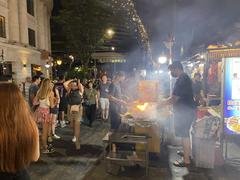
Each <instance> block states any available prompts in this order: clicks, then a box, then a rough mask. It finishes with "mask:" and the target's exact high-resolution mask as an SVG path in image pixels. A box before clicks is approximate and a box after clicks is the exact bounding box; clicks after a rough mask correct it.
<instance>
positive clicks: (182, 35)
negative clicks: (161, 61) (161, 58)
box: [136, 0, 240, 56]
mask: <svg viewBox="0 0 240 180" xmlns="http://www.w3.org/2000/svg"><path fill="white" fill-rule="evenodd" d="M136 7H137V10H138V12H139V14H140V16H141V17H142V19H143V21H144V24H145V26H146V28H147V30H148V32H149V36H150V39H151V44H152V47H153V51H154V54H155V55H157V54H160V53H161V51H164V45H163V41H166V40H167V39H168V35H169V33H173V34H174V35H175V41H176V43H175V47H176V49H180V48H181V47H183V48H184V50H185V56H190V55H191V54H192V53H194V50H197V49H198V48H199V47H200V46H201V45H204V46H205V47H206V46H207V45H209V44H214V43H218V42H220V43H221V42H226V41H229V42H231V41H232V40H234V39H236V40H237V39H240V11H239V7H240V0H137V1H136Z"/></svg>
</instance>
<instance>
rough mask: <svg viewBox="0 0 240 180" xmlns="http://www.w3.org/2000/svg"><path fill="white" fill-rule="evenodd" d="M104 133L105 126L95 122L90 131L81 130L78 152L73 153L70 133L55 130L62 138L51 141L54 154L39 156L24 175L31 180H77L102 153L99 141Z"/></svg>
mask: <svg viewBox="0 0 240 180" xmlns="http://www.w3.org/2000/svg"><path fill="white" fill-rule="evenodd" d="M107 131H108V125H107V124H106V123H102V122H100V121H96V122H94V124H93V127H92V128H89V127H87V126H84V125H82V126H81V150H80V151H76V150H75V146H74V144H73V143H72V142H71V139H72V136H73V135H72V129H71V128H69V127H66V128H63V129H60V128H59V129H57V134H59V135H60V136H61V137H62V138H61V139H60V140H55V142H54V143H53V144H54V147H55V149H56V152H55V153H53V154H49V155H42V154H41V158H40V160H39V161H38V162H37V163H34V164H32V165H31V166H30V167H29V169H28V171H29V174H30V176H31V178H32V180H57V179H58V180H70V179H71V180H81V179H83V177H84V176H85V175H86V173H87V172H89V171H90V169H91V168H92V167H93V166H94V164H95V163H96V162H97V160H98V159H99V157H100V155H101V154H102V152H103V147H102V138H103V137H104V135H105V134H106V132H107Z"/></svg>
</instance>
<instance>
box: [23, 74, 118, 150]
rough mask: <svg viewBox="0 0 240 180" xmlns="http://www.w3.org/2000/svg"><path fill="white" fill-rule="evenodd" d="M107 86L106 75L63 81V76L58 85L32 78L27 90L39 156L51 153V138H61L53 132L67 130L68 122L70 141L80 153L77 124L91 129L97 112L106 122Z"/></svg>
mask: <svg viewBox="0 0 240 180" xmlns="http://www.w3.org/2000/svg"><path fill="white" fill-rule="evenodd" d="M110 87H111V86H110V82H109V81H108V78H107V76H106V75H103V76H102V77H101V79H100V80H99V81H96V80H88V81H80V80H79V79H69V80H67V81H65V78H64V76H60V77H59V78H58V80H57V82H54V81H51V80H50V79H48V78H45V79H42V80H41V78H40V77H38V76H34V77H33V78H32V83H31V85H30V86H29V88H28V102H29V106H30V109H31V110H32V112H33V113H34V116H35V120H36V122H37V124H38V126H39V127H40V128H41V129H42V135H41V145H42V146H41V147H42V153H52V152H54V148H53V147H52V144H51V143H52V141H53V139H60V138H61V137H60V136H59V135H57V134H56V130H55V129H56V127H58V126H60V127H61V128H64V127H66V125H67V122H68V123H69V124H70V127H72V128H73V138H72V142H74V143H75V145H76V149H77V150H79V149H80V124H81V123H84V124H86V125H87V126H89V127H91V126H92V124H93V122H94V121H95V120H96V118H97V113H98V112H101V113H100V114H101V117H100V119H101V120H102V121H103V122H107V120H108V119H109V104H110V103H109V98H110V96H109V95H110V94H109V93H110ZM114 91H115V89H114ZM100 107H101V110H100V109H99V108H100ZM98 114H99V113H98Z"/></svg>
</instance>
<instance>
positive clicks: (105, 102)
mask: <svg viewBox="0 0 240 180" xmlns="http://www.w3.org/2000/svg"><path fill="white" fill-rule="evenodd" d="M109 86H110V84H109V83H108V82H107V76H106V75H103V76H102V82H101V83H100V86H99V92H100V105H101V109H102V119H103V120H107V119H108V115H109V99H108V95H109Z"/></svg>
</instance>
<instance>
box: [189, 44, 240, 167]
mask: <svg viewBox="0 0 240 180" xmlns="http://www.w3.org/2000/svg"><path fill="white" fill-rule="evenodd" d="M205 57H206V58H205V60H204V63H203V64H204V71H203V72H202V75H203V87H204V95H205V99H206V106H205V107H198V113H197V116H198V120H197V123H196V127H195V132H194V133H195V134H194V135H195V136H196V137H197V139H193V146H195V150H196V151H197V152H198V153H196V152H194V153H195V157H194V158H195V162H197V163H196V164H197V165H199V167H206V168H213V167H214V165H216V164H217V165H220V164H222V163H223V153H224V154H225V157H224V158H225V160H227V159H228V142H229V140H230V139H231V141H232V139H233V138H236V137H237V135H239V134H240V49H239V48H229V47H225V46H222V47H217V46H210V47H209V48H208V50H207V52H206V53H205ZM209 142H211V143H209ZM201 144H202V145H201ZM199 145H201V148H200V146H199ZM199 152H200V153H199ZM210 152H211V153H210ZM206 153H207V154H211V155H209V156H208V158H207V159H206V158H205V157H206ZM211 157H215V158H211ZM204 158H205V159H204Z"/></svg>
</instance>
